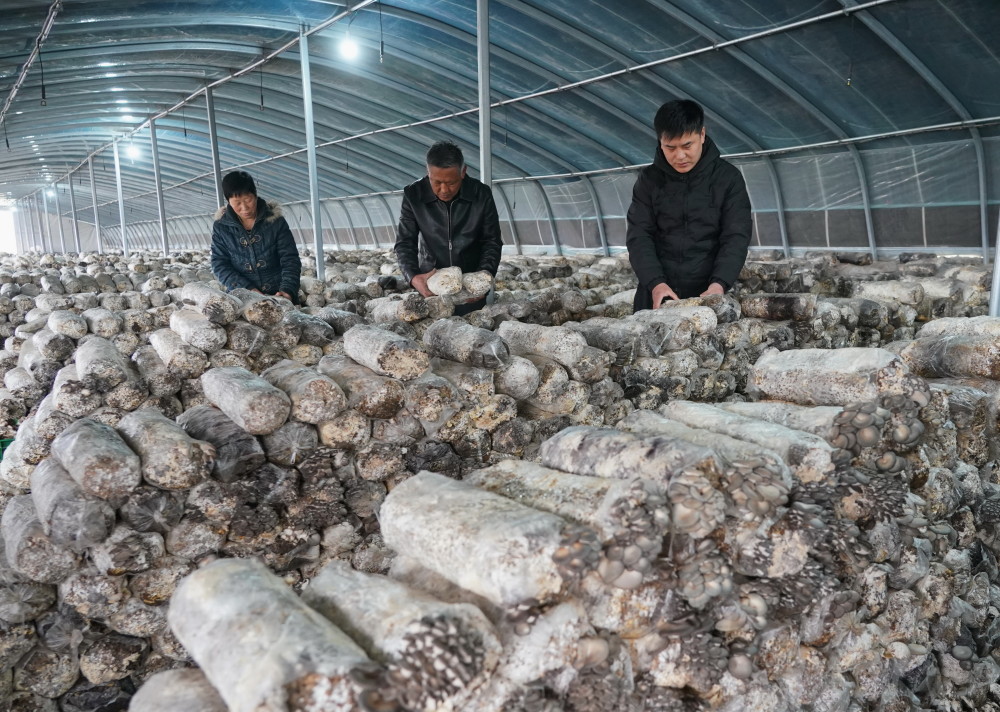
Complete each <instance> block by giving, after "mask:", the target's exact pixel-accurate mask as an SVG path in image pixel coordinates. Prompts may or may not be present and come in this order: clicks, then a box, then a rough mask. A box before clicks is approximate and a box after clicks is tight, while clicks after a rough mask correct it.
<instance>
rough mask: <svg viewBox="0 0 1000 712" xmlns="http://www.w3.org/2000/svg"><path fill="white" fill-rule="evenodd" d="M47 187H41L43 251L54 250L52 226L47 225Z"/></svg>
mask: <svg viewBox="0 0 1000 712" xmlns="http://www.w3.org/2000/svg"><path fill="white" fill-rule="evenodd" d="M48 190H49V189H48V188H42V209H43V210H42V211H43V213H44V214H45V219H44V221H43V224H42V227H43V228H44V230H45V248H44V251H45V252H55V251H56V250H55V246H54V245H53V244H52V229H51V228H52V226H51V225H49V196H48Z"/></svg>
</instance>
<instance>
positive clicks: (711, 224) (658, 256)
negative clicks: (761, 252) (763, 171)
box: [625, 100, 753, 311]
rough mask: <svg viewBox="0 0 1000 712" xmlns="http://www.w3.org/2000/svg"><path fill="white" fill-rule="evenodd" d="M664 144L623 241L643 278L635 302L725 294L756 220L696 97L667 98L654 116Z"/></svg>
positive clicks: (640, 184)
mask: <svg viewBox="0 0 1000 712" xmlns="http://www.w3.org/2000/svg"><path fill="white" fill-rule="evenodd" d="M653 128H654V129H655V130H656V136H657V138H658V139H659V146H658V147H657V149H656V155H655V157H654V159H653V164H652V165H651V166H646V167H645V168H643V169H642V171H641V172H640V173H639V178H638V180H636V182H635V187H634V188H633V189H632V204H631V205H630V206H629V209H628V220H627V222H628V228H627V232H626V234H625V244H626V246H627V247H628V257H629V262H631V264H632V269H633V270H635V274H636V276H637V277H638V278H639V288H638V289H637V290H636V293H635V300H634V301H633V304H632V306H633V309H634V310H635V311H639V310H640V309H656V308H658V307H659V306H660V305H661V304H662V303H663V301H664V300H666V299H686V298H688V297H697V296H707V295H710V294H723V293H725V292H726V290H728V289H729V288H731V287H732V286H733V283H734V282H736V279H737V278H738V277H739V274H740V270H741V269H742V268H743V263H744V262H745V261H746V257H747V250H748V248H749V246H750V233H751V230H752V227H753V221H752V219H751V216H750V196H749V195H747V189H746V183H745V182H744V180H743V176H742V175H741V174H740V172H739V170H737V168H736V167H735V166H733V165H732V164H731V163H728V162H727V161H724V160H722V158H721V157H720V155H719V149H718V148H716V146H715V143H714V142H713V141H712V139H711V138H708V137H707V136H706V135H705V114H704V112H703V111H702V108H701V107H700V106H698V104H696V103H695V102H693V101H689V100H678V101H670V102H667V103H666V104H664V105H663V106H661V107H660V109H659V111H657V112H656V117H655V118H654V119H653Z"/></svg>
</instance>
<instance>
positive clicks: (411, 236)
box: [393, 191, 420, 284]
mask: <svg viewBox="0 0 1000 712" xmlns="http://www.w3.org/2000/svg"><path fill="white" fill-rule="evenodd" d="M419 231H420V229H419V228H418V227H417V218H416V217H415V216H414V214H413V207H412V206H411V205H410V196H409V195H407V192H406V191H403V203H402V205H401V206H400V208H399V225H398V226H397V227H396V244H395V246H394V247H393V249H394V250H395V252H396V261H397V262H399V271H400V272H402V273H403V278H404V279H405V280H406V282H407V284H409V283H410V282H412V281H413V277H414V276H415V275H418V274H420V263H419V260H418V257H417V252H418V247H417V244H418V243H417V235H418V233H419Z"/></svg>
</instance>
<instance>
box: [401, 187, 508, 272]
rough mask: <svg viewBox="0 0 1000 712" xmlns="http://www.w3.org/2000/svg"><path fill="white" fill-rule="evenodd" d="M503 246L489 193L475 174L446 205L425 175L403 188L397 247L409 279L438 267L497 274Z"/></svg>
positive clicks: (495, 211)
mask: <svg viewBox="0 0 1000 712" xmlns="http://www.w3.org/2000/svg"><path fill="white" fill-rule="evenodd" d="M502 248H503V240H502V239H501V237H500V218H499V217H498V216H497V206H496V203H495V202H493V193H492V192H490V189H489V188H487V187H486V186H485V185H484V184H483V183H481V182H479V181H478V180H476V179H475V178H470V177H469V176H466V177H465V178H463V179H462V187H461V188H460V189H459V191H458V195H457V196H456V197H455V198H453V199H452V200H451V201H449V202H447V203H445V202H442V201H440V200H438V197H437V196H436V195H434V191H433V190H431V182H430V179H428V178H427V176H424V177H423V178H421V179H420V180H418V181H416V182H415V183H411V184H410V185H408V186H406V188H404V189H403V204H402V207H401V208H400V211H399V227H398V228H397V230H396V246H395V250H396V259H397V260H398V261H399V269H400V271H401V272H402V273H403V277H404V278H405V279H406V281H407V282H411V281H412V280H413V277H414V276H415V275H418V274H426V273H427V272H430V271H431V270H432V269H436V268H440V267H461V268H462V271H463V272H480V271H483V270H485V271H487V272H489V273H490V274H492V275H494V276H496V273H497V267H498V266H499V265H500V252H501V249H502Z"/></svg>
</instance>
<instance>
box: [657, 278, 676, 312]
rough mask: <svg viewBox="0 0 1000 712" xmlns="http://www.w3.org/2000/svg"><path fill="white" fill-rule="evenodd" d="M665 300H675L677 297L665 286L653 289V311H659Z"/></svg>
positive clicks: (661, 285)
mask: <svg viewBox="0 0 1000 712" xmlns="http://www.w3.org/2000/svg"><path fill="white" fill-rule="evenodd" d="M667 299H677V295H676V294H675V293H674V290H672V289H671V288H670V287H669V286H667V285H666V284H658V285H656V286H655V287H653V309H659V308H660V307H661V306H663V302H665V301H666V300H667Z"/></svg>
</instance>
